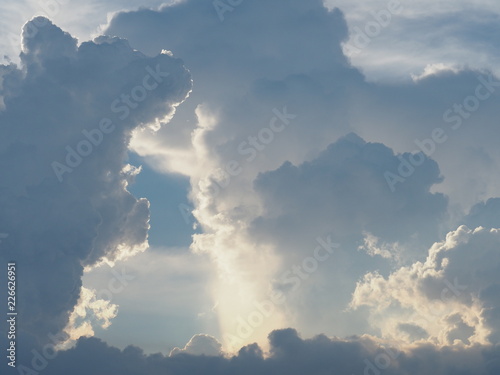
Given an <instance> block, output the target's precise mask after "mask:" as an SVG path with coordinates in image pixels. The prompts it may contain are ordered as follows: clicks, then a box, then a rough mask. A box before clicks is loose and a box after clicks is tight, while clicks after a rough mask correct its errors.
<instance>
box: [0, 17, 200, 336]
mask: <svg viewBox="0 0 500 375" xmlns="http://www.w3.org/2000/svg"><path fill="white" fill-rule="evenodd" d="M34 25H37V28H38V32H37V34H36V35H35V36H33V37H28V36H27V33H28V32H29V30H30V29H31V28H32V27H33V26H34ZM40 25H43V26H40ZM23 35H24V39H23V45H22V53H21V56H20V57H21V65H20V66H19V67H18V66H16V65H13V64H11V65H8V66H5V65H2V66H1V81H0V82H1V92H0V96H1V98H2V102H3V106H2V110H1V111H0V133H1V137H0V166H1V169H2V173H3V177H2V180H1V181H0V190H1V192H2V194H1V195H0V212H1V213H0V227H1V228H2V232H5V233H8V234H9V236H8V238H7V239H6V240H3V241H2V243H1V246H2V252H1V254H0V258H1V259H2V264H5V263H6V262H7V261H16V262H17V263H18V267H19V272H20V273H22V275H23V276H22V280H23V281H22V285H23V287H22V288H23V292H22V293H19V296H18V297H19V300H18V306H19V308H20V309H21V310H22V321H23V324H22V325H20V326H19V329H20V330H22V332H24V333H25V334H28V333H29V334H30V335H33V337H34V339H35V340H37V341H38V342H39V343H44V342H47V341H48V340H49V339H48V335H49V334H57V333H58V332H60V331H61V330H62V329H63V328H64V327H65V326H66V325H67V323H68V321H69V317H70V313H71V312H72V311H73V309H74V308H75V306H77V304H78V301H79V298H82V299H83V300H85V299H88V298H86V297H85V295H86V294H85V290H82V282H81V277H82V275H83V272H84V268H85V267H92V266H95V265H97V264H99V263H100V262H103V261H107V262H113V261H114V260H116V259H120V258H123V257H126V256H129V255H131V254H134V253H135V252H137V251H142V250H144V249H145V248H146V247H147V230H148V227H149V224H148V221H149V203H148V201H147V200H146V199H143V198H142V199H137V198H135V197H134V196H132V195H131V194H130V193H129V192H128V190H127V185H128V184H130V183H132V182H133V180H134V176H135V175H136V174H137V173H138V172H139V169H137V168H135V167H132V166H129V165H126V163H125V160H126V155H127V148H128V144H129V140H130V136H131V132H132V130H133V129H135V128H137V127H141V126H143V127H144V126H148V124H153V125H154V124H155V123H156V120H157V119H165V118H168V117H171V116H172V115H173V113H174V111H175V107H176V106H177V105H178V104H179V103H180V102H182V101H183V100H184V99H185V98H186V96H187V95H188V93H189V91H190V89H191V79H190V75H189V72H188V71H187V70H186V69H185V68H184V66H183V63H182V61H181V60H179V59H176V58H174V57H172V56H170V55H167V54H160V55H158V56H156V57H146V56H145V55H143V54H142V53H140V52H138V51H134V50H133V49H132V48H130V46H129V45H128V43H127V42H126V41H125V40H123V39H119V38H109V37H101V38H97V39H96V40H95V41H93V42H84V43H82V44H81V45H79V46H77V40H76V39H74V38H73V37H72V36H71V35H69V34H68V33H65V32H64V31H62V30H61V29H60V28H58V27H57V26H55V25H53V24H52V23H51V22H50V21H49V20H47V19H44V18H41V17H38V18H35V19H33V20H31V21H30V22H28V23H27V24H26V25H25V27H24V31H23ZM108 307H109V306H108ZM108 307H106V306H97V305H96V303H94V305H93V310H94V313H95V315H98V316H100V318H102V319H104V321H105V324H107V323H106V322H107V320H108V319H110V318H111V317H112V315H113V311H110V310H109V309H108Z"/></svg>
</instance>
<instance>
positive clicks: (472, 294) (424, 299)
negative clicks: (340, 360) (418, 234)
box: [352, 226, 500, 345]
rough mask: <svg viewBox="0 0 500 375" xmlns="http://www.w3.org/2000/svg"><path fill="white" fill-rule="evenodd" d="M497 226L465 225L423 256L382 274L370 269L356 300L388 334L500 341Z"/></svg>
mask: <svg viewBox="0 0 500 375" xmlns="http://www.w3.org/2000/svg"><path fill="white" fill-rule="evenodd" d="M499 243H500V230H499V229H484V228H481V227H479V228H476V229H474V230H472V229H469V228H467V227H465V226H461V227H460V228H458V229H457V230H455V231H453V232H450V233H449V234H448V235H447V236H446V240H445V241H443V242H439V243H436V244H434V245H433V246H432V247H431V249H430V250H429V256H428V257H427V260H426V261H425V262H417V263H414V264H413V265H411V266H408V267H402V268H400V269H398V270H397V271H395V272H394V273H392V274H391V275H390V276H389V277H387V278H384V277H382V276H380V275H378V274H376V273H370V274H367V275H366V276H365V278H364V280H363V281H361V282H360V283H359V284H358V286H357V288H356V291H355V292H354V294H353V300H352V306H353V307H355V308H356V307H360V306H369V307H370V311H371V323H372V324H373V325H375V326H377V327H379V328H380V330H381V332H382V333H383V335H384V336H386V337H387V338H393V339H399V340H403V341H409V342H412V341H414V340H415V337H414V336H415V333H418V334H419V335H420V337H419V339H422V340H424V341H428V342H431V343H434V344H438V345H452V344H461V345H472V344H478V343H480V344H481V343H492V344H497V343H498V342H499V339H500V336H499V332H498V328H499V326H500V325H499V321H498V311H500V310H499V309H500V306H499V305H498V301H499V300H500V299H499V298H498V297H499V295H498V291H499V284H498V272H499V271H500V269H499V267H500V251H499V250H498V245H499Z"/></svg>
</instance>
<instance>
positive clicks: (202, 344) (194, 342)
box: [170, 334, 222, 357]
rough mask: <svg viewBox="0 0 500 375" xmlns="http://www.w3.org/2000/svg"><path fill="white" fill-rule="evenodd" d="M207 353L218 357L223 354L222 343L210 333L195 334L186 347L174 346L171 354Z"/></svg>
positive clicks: (206, 354)
mask: <svg viewBox="0 0 500 375" xmlns="http://www.w3.org/2000/svg"><path fill="white" fill-rule="evenodd" d="M182 353H185V354H191V355H205V356H211V357H216V356H220V355H222V344H221V343H220V342H219V341H217V339H216V338H214V337H212V336H210V335H204V334H198V335H194V336H193V337H192V338H191V340H189V342H188V343H187V344H186V346H185V347H184V348H182V349H181V348H174V349H172V351H171V352H170V356H171V357H172V356H174V355H178V354H182Z"/></svg>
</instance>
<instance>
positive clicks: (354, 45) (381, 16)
mask: <svg viewBox="0 0 500 375" xmlns="http://www.w3.org/2000/svg"><path fill="white" fill-rule="evenodd" d="M402 11H403V5H402V4H401V2H400V1H398V0H391V1H389V2H388V3H387V7H386V9H382V10H379V11H377V12H375V11H372V12H370V13H371V15H372V18H373V20H372V21H368V22H367V23H366V24H365V26H364V27H363V29H361V28H360V27H358V26H354V27H353V28H352V30H353V31H354V33H353V35H351V38H350V41H349V43H346V44H344V46H343V47H344V51H345V53H346V54H347V55H348V56H354V55H357V54H358V53H360V52H361V50H362V49H363V48H366V47H368V46H369V45H370V43H371V42H372V40H373V39H374V38H376V37H378V36H379V35H380V34H381V33H382V31H383V30H384V29H385V28H387V27H388V26H389V24H390V23H391V21H392V16H393V15H397V14H399V13H401V12H402Z"/></svg>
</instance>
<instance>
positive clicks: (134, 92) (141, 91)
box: [51, 64, 170, 182]
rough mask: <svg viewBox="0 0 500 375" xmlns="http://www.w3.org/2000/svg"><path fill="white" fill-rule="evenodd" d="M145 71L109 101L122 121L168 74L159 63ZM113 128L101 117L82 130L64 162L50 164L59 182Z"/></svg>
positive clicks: (107, 120) (67, 149)
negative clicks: (137, 82)
mask: <svg viewBox="0 0 500 375" xmlns="http://www.w3.org/2000/svg"><path fill="white" fill-rule="evenodd" d="M146 71H147V72H148V74H146V75H145V76H144V78H143V79H142V83H141V84H140V85H137V86H135V87H134V88H132V89H131V90H130V93H127V94H121V95H120V97H119V98H116V99H115V100H113V101H112V102H111V104H110V111H111V112H112V113H115V114H117V115H118V114H119V116H118V119H119V120H121V121H123V120H125V119H126V118H127V117H128V116H130V113H131V112H132V110H133V109H136V108H138V107H139V104H140V103H141V102H143V101H145V100H146V98H147V97H148V95H149V93H150V92H152V91H153V90H155V89H156V88H158V87H159V85H160V84H161V83H163V82H164V80H165V78H167V77H168V76H170V73H166V72H162V71H161V70H160V65H159V64H157V65H156V69H152V68H151V67H150V66H148V67H146ZM115 129H116V125H115V124H113V121H112V120H111V119H110V118H107V117H103V118H102V119H101V120H100V121H99V125H98V126H97V127H96V128H94V129H92V130H86V129H84V130H82V135H83V137H84V139H83V140H81V141H80V142H78V143H77V144H76V145H75V146H74V147H72V146H70V145H68V146H66V152H67V153H66V158H65V159H64V161H65V164H64V163H61V162H58V161H53V162H52V164H51V166H52V170H53V171H54V173H55V175H56V176H57V179H58V180H59V182H63V179H64V178H63V177H64V174H65V173H71V172H73V170H74V169H75V168H77V167H78V166H79V165H80V164H81V163H82V162H83V159H84V158H85V157H87V156H89V155H90V154H91V153H92V151H94V147H98V146H99V145H100V144H101V143H102V142H103V140H104V135H105V134H111V133H112V132H113V131H114V130H115Z"/></svg>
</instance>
